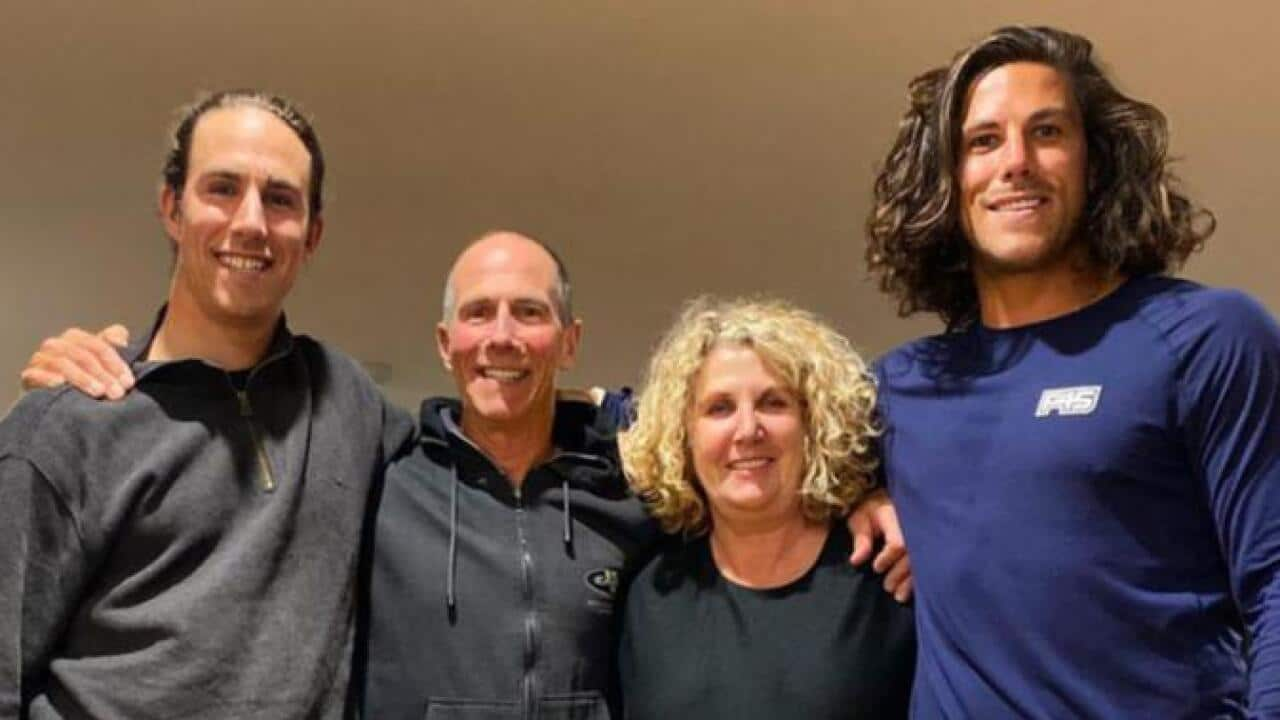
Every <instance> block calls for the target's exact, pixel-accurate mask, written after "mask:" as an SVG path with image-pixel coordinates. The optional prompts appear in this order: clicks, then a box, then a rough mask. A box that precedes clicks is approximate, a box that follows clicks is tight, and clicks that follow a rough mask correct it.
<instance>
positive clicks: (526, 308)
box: [511, 302, 551, 322]
mask: <svg viewBox="0 0 1280 720" xmlns="http://www.w3.org/2000/svg"><path fill="white" fill-rule="evenodd" d="M511 314H512V315H514V316H515V318H516V319H517V320H519V321H521V322H543V321H545V320H548V319H550V317H551V308H549V307H547V306H545V305H543V304H541V303H530V302H522V303H516V304H515V305H514V306H513V307H512V308H511Z"/></svg>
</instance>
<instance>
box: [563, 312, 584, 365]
mask: <svg viewBox="0 0 1280 720" xmlns="http://www.w3.org/2000/svg"><path fill="white" fill-rule="evenodd" d="M580 342H582V320H580V319H578V318H574V319H573V323H572V324H570V325H569V327H567V328H565V329H564V335H563V336H561V338H560V343H561V344H560V369H561V370H569V369H570V368H572V367H573V365H574V363H576V362H577V361H578V343H580Z"/></svg>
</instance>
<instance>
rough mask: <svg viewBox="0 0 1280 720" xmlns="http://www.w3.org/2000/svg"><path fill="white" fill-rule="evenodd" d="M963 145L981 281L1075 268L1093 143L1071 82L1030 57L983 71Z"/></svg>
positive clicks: (962, 181) (969, 224) (965, 195)
mask: <svg viewBox="0 0 1280 720" xmlns="http://www.w3.org/2000/svg"><path fill="white" fill-rule="evenodd" d="M960 142H961V145H960V147H961V150H960V158H959V164H958V170H957V175H958V180H959V185H960V194H961V203H962V207H961V221H962V224H963V226H964V232H965V235H966V236H967V237H968V239H969V244H970V246H971V248H972V250H973V268H974V273H975V276H976V278H977V280H978V282H979V283H980V284H981V283H982V282H983V281H984V279H988V280H989V279H998V278H1000V277H1002V276H1007V275H1011V274H1018V275H1026V274H1029V273H1030V274H1036V273H1056V272H1063V271H1067V272H1069V271H1070V269H1071V262H1072V260H1073V257H1072V252H1071V251H1072V238H1073V235H1074V233H1075V230H1076V228H1077V226H1078V224H1079V221H1080V218H1081V215H1082V213H1083V211H1084V202H1085V194H1086V191H1085V166H1086V154H1087V144H1086V141H1085V134H1084V127H1083V122H1082V120H1081V117H1080V111H1079V108H1078V107H1077V106H1076V102H1075V100H1074V98H1073V96H1072V92H1071V88H1070V86H1069V84H1068V80H1067V79H1066V78H1065V77H1064V76H1063V75H1062V74H1061V73H1060V72H1058V71H1057V70H1056V69H1054V68H1052V67H1050V66H1048V65H1043V64H1040V63H1032V62H1014V63H1009V64H1006V65H1001V66H999V67H996V68H994V69H992V70H990V71H988V72H987V73H985V74H984V75H981V76H979V78H978V79H977V80H976V81H975V82H974V83H973V85H972V86H971V87H970V88H969V92H968V96H967V100H966V103H965V112H964V119H963V121H962V125H961V141H960Z"/></svg>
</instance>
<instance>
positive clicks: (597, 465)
mask: <svg viewBox="0 0 1280 720" xmlns="http://www.w3.org/2000/svg"><path fill="white" fill-rule="evenodd" d="M461 419H462V404H461V403H460V402H459V401H458V400H457V399H455V398H448V397H433V398H428V399H427V400H424V401H423V403H422V408H421V410H420V412H419V416H418V422H419V427H420V428H421V431H422V432H421V442H422V444H423V446H424V449H426V450H427V452H429V453H431V454H433V455H436V454H438V455H439V456H440V457H442V458H448V459H449V460H451V461H454V462H455V463H456V464H455V467H454V469H455V471H456V472H457V475H458V479H459V480H460V481H462V482H464V483H467V484H468V485H473V486H478V487H484V488H485V489H486V490H488V491H489V492H490V493H491V494H493V495H495V496H496V497H500V498H510V499H514V492H513V490H512V487H511V483H510V482H509V480H508V479H507V478H506V477H505V476H503V475H502V472H501V471H500V470H499V469H498V468H497V466H496V464H495V463H494V462H493V460H492V459H491V458H490V457H489V456H488V455H487V454H486V453H485V452H484V451H483V450H481V449H480V447H479V446H477V445H476V444H475V443H473V442H472V441H471V440H470V439H468V438H467V437H466V436H465V435H463V433H462V428H461ZM551 444H552V446H553V447H554V448H555V450H554V453H553V455H552V456H551V458H550V459H549V460H547V461H545V462H543V463H541V464H540V465H542V466H546V467H549V468H550V469H552V470H553V471H554V472H555V473H556V474H557V475H558V476H560V477H561V478H562V479H564V480H567V481H568V482H569V483H570V484H571V485H572V486H573V487H575V488H578V489H582V490H587V491H589V492H592V493H595V494H601V495H609V496H613V495H615V494H617V493H618V491H619V487H618V484H619V483H618V479H619V478H620V477H621V472H622V471H621V467H622V462H621V460H620V459H619V457H618V444H617V438H616V428H615V424H614V420H613V419H612V418H611V417H610V416H609V415H608V414H607V413H604V412H601V411H600V409H599V408H598V407H596V406H595V405H593V404H590V403H585V402H578V401H571V400H562V401H559V402H557V403H556V410H555V420H554V422H553V424H552V428H551ZM535 475H536V473H534V472H532V469H531V471H530V473H529V478H526V483H527V485H526V488H525V491H526V492H529V493H536V492H538V491H539V490H540V487H539V485H540V483H536V482H535V483H529V481H530V480H533V479H534V476H535Z"/></svg>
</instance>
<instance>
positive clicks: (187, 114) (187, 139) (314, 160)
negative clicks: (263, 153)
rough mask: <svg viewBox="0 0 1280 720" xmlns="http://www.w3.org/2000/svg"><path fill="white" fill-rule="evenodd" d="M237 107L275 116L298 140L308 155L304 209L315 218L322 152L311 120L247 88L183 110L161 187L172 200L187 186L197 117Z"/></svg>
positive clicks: (319, 206)
mask: <svg viewBox="0 0 1280 720" xmlns="http://www.w3.org/2000/svg"><path fill="white" fill-rule="evenodd" d="M239 106H250V107H255V108H259V109H261V110H265V111H266V112H269V113H271V114H272V115H275V116H276V117H278V118H280V120H281V121H283V122H284V124H285V125H288V126H289V128H290V129H291V130H293V132H294V133H295V134H296V135H297V136H298V139H299V140H301V141H302V145H303V147H305V148H306V149H307V152H308V153H309V154H310V156H311V183H310V186H309V187H308V188H307V206H308V208H309V209H310V216H311V217H313V218H315V217H318V216H319V215H320V212H321V210H322V209H323V203H324V200H323V192H322V191H323V188H324V151H322V150H321V149H320V139H319V138H318V137H317V136H316V131H315V128H313V127H312V126H311V120H310V119H308V118H307V116H306V115H305V114H303V112H302V110H301V109H300V108H299V107H298V104H297V103H295V102H293V101H292V100H289V99H288V98H285V97H282V96H280V95H272V94H270V93H266V92H263V91H261V90H253V89H247V88H240V89H235V90H222V91H219V92H216V93H213V94H211V95H207V96H205V97H203V98H201V99H199V100H197V101H195V102H194V103H191V104H190V105H187V106H186V107H184V108H183V109H182V110H181V115H180V117H179V119H178V124H177V126H176V127H174V130H173V136H172V138H171V142H170V146H169V152H168V153H166V154H165V158H164V169H163V170H162V171H161V175H162V176H163V178H164V184H165V185H166V186H168V187H169V189H170V190H172V191H173V194H174V197H177V198H181V197H182V188H183V187H184V186H185V185H186V183H187V168H188V165H189V164H190V161H191V139H192V136H194V135H195V131H196V125H197V124H198V123H199V122H200V118H201V117H202V116H203V115H204V114H205V113H207V112H209V111H210V110H217V109H220V108H228V107H239Z"/></svg>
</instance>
